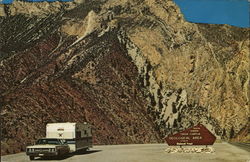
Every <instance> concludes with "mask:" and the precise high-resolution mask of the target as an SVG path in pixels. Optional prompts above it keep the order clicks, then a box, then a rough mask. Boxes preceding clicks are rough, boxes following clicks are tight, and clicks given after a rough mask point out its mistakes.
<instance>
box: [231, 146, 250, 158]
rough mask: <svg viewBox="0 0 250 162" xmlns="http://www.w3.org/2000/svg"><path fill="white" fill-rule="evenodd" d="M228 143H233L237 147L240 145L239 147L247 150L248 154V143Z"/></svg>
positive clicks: (249, 149)
mask: <svg viewBox="0 0 250 162" xmlns="http://www.w3.org/2000/svg"><path fill="white" fill-rule="evenodd" d="M230 144H232V145H235V146H237V147H240V148H242V149H244V150H246V151H248V152H249V154H250V143H230ZM249 162H250V161H249Z"/></svg>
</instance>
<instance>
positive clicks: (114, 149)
mask: <svg viewBox="0 0 250 162" xmlns="http://www.w3.org/2000/svg"><path fill="white" fill-rule="evenodd" d="M167 147H169V146H168V145H167V144H133V145H106V146H94V147H93V148H92V149H91V150H89V151H87V152H86V153H74V154H71V155H69V156H67V157H64V158H61V159H57V158H53V159H42V158H36V159H35V160H34V162H48V161H53V162H250V154H249V152H248V151H246V150H244V149H241V148H240V147H237V146H234V145H231V144H229V143H224V142H223V143H215V144H214V145H213V148H214V149H215V152H214V153H167V152H166V151H165V149H166V148H167ZM1 161H2V162H28V161H30V160H29V157H28V156H26V154H25V153H18V154H13V155H6V156H2V157H1Z"/></svg>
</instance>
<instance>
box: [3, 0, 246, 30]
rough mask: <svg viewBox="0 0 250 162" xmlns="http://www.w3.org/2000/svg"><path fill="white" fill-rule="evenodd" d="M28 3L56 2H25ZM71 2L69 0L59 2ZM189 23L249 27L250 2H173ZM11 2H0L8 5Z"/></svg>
mask: <svg viewBox="0 0 250 162" xmlns="http://www.w3.org/2000/svg"><path fill="white" fill-rule="evenodd" d="M25 1H29V2H39V1H56V0H25ZM59 1H71V0H59ZM173 1H174V2H175V3H176V4H177V5H178V6H179V7H180V9H181V11H182V13H183V14H184V17H185V19H186V20H187V21H189V22H194V23H208V24H229V25H233V26H238V27H244V28H247V27H250V22H249V21H250V18H249V17H250V16H249V9H250V0H173ZM12 2H13V0H0V4H1V3H4V4H10V3H12Z"/></svg>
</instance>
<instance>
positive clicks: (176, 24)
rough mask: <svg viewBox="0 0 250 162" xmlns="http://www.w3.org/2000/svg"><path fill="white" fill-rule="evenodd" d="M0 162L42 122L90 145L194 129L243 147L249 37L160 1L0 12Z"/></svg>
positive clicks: (86, 0) (112, 0)
mask: <svg viewBox="0 0 250 162" xmlns="http://www.w3.org/2000/svg"><path fill="white" fill-rule="evenodd" d="M0 15H1V17H0V24H1V26H0V35H1V38H0V52H1V53H0V61H1V63H0V76H1V77H0V84H1V87H0V92H1V100H0V103H1V128H2V129H1V144H2V149H1V154H2V155H3V154H8V153H15V152H19V151H23V150H24V148H25V146H26V145H27V144H28V143H31V142H32V141H33V140H34V139H36V138H39V137H41V136H44V135H45V125H46V123H49V122H65V121H70V122H83V121H87V122H90V123H91V124H92V125H93V128H94V142H95V143H96V144H120V143H152V142H162V137H164V136H165V135H167V134H169V133H174V132H177V131H180V130H182V129H185V128H187V127H190V126H192V125H195V124H197V123H203V124H204V125H206V126H207V127H208V128H209V129H210V130H211V131H212V132H213V133H214V134H216V135H217V137H218V138H220V137H222V138H224V139H230V138H235V137H237V140H239V141H242V140H249V137H247V136H248V133H246V132H247V131H248V129H249V96H250V94H249V88H250V87H249V85H250V84H249V78H250V76H249V75H250V74H249V73H250V72H249V57H250V56H249V55H250V54H249V29H244V28H237V27H231V26H228V25H208V24H192V23H188V22H186V21H185V20H184V18H183V16H182V14H181V13H180V10H179V9H178V7H177V6H176V5H175V4H174V3H173V2H172V1H170V0H160V1H159V0H157V1H156V0H140V1H139V0H121V1H116V0H102V1H98V0H96V1H91V0H82V1H74V2H67V3H61V2H53V3H45V2H42V3H26V2H15V3H14V4H12V5H4V6H3V5H2V6H0Z"/></svg>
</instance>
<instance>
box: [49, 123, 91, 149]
mask: <svg viewBox="0 0 250 162" xmlns="http://www.w3.org/2000/svg"><path fill="white" fill-rule="evenodd" d="M46 138H57V139H64V140H65V141H66V142H67V144H68V145H69V147H70V152H74V151H79V150H88V149H89V148H90V147H93V146H92V130H91V125H90V124H88V123H86V122H84V123H69V122H68V123H48V124H47V125H46Z"/></svg>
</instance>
